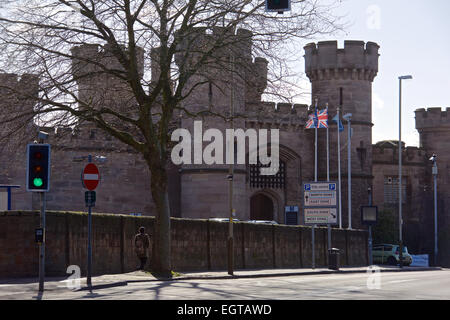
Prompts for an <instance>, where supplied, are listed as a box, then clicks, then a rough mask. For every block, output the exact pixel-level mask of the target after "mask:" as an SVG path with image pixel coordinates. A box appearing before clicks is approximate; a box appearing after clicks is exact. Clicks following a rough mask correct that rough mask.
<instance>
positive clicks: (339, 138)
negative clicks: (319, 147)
mask: <svg viewBox="0 0 450 320" xmlns="http://www.w3.org/2000/svg"><path fill="white" fill-rule="evenodd" d="M340 112H341V108H340V107H339V106H338V107H337V118H338V123H337V140H338V183H339V190H338V192H339V229H342V201H341V200H342V195H341V132H340V131H339V122H340V121H341V118H340V117H341V116H340Z"/></svg>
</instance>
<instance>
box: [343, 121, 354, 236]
mask: <svg viewBox="0 0 450 320" xmlns="http://www.w3.org/2000/svg"><path fill="white" fill-rule="evenodd" d="M342 118H344V120H347V122H348V145H347V180H348V195H347V196H348V229H349V230H351V229H352V114H351V113H347V114H344V115H343V116H342Z"/></svg>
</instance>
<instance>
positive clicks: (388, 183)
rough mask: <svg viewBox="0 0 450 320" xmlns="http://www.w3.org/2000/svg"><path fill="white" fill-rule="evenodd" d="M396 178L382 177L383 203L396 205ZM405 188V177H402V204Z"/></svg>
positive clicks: (404, 198)
mask: <svg viewBox="0 0 450 320" xmlns="http://www.w3.org/2000/svg"><path fill="white" fill-rule="evenodd" d="M398 183H399V179H398V177H392V176H385V177H384V203H386V204H397V203H398ZM406 186H407V177H402V203H406V202H407V201H406V200H407V199H406Z"/></svg>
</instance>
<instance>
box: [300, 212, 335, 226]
mask: <svg viewBox="0 0 450 320" xmlns="http://www.w3.org/2000/svg"><path fill="white" fill-rule="evenodd" d="M305 223H306V224H335V223H337V209H336V208H305Z"/></svg>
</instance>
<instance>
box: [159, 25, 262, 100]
mask: <svg viewBox="0 0 450 320" xmlns="http://www.w3.org/2000/svg"><path fill="white" fill-rule="evenodd" d="M176 37H178V38H179V45H178V48H177V53H176V55H175V62H176V63H177V65H178V67H179V68H180V69H181V70H192V69H194V68H195V66H196V64H197V63H198V62H199V59H203V60H202V65H203V66H202V68H200V69H198V70H197V71H196V74H197V75H200V76H203V77H205V78H207V79H208V81H213V82H216V83H217V82H224V84H225V83H226V82H227V81H229V82H232V83H234V84H235V85H236V86H237V87H239V86H242V89H240V88H239V89H237V90H238V91H239V90H242V91H243V92H245V101H246V102H251V103H253V102H260V101H261V95H262V93H263V92H264V90H265V88H266V86H267V70H268V68H267V66H268V61H267V60H266V59H265V58H262V57H256V58H254V59H253V57H252V45H253V42H252V37H253V33H252V32H251V31H250V30H246V29H238V30H237V31H236V32H234V31H233V30H232V29H229V28H222V27H214V28H211V29H208V28H203V27H199V28H193V29H192V30H190V31H189V32H185V33H183V34H181V33H177V34H176ZM210 50H211V52H212V54H211V55H210V56H209V57H208V58H207V59H204V58H205V53H207V52H209V51H210ZM231 58H232V59H233V60H232V61H234V64H233V67H232V68H233V69H232V71H231V70H230V60H231ZM232 73H233V74H234V76H232ZM154 74H155V75H157V74H158V70H157V67H155V69H154V67H152V78H153V75H154ZM231 79H232V80H231ZM194 81H197V80H194ZM200 81H204V80H203V79H201V80H200ZM243 87H245V89H244V88H243ZM244 90H245V91H244Z"/></svg>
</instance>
